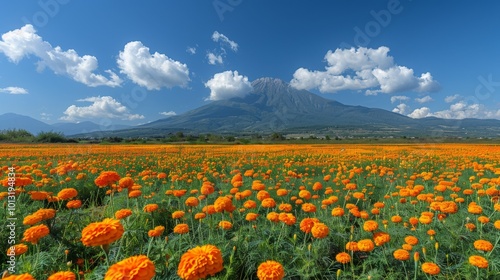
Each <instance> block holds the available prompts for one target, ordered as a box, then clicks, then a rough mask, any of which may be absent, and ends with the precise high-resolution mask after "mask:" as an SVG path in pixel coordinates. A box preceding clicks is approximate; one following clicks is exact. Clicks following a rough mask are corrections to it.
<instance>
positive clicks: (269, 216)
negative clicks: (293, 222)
mask: <svg viewBox="0 0 500 280" xmlns="http://www.w3.org/2000/svg"><path fill="white" fill-rule="evenodd" d="M266 218H267V219H268V220H269V221H271V222H274V223H277V222H279V220H280V218H279V214H278V213H276V212H269V213H268V214H267V216H266Z"/></svg>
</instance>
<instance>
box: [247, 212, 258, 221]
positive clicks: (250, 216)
mask: <svg viewBox="0 0 500 280" xmlns="http://www.w3.org/2000/svg"><path fill="white" fill-rule="evenodd" d="M258 216H259V214H256V213H248V214H247V215H246V217H245V220H247V221H255V220H257V217H258Z"/></svg>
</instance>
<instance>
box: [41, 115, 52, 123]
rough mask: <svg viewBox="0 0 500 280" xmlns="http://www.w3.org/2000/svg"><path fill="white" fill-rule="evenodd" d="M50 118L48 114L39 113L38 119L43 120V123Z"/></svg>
mask: <svg viewBox="0 0 500 280" xmlns="http://www.w3.org/2000/svg"><path fill="white" fill-rule="evenodd" d="M51 116H52V114H48V113H40V119H42V120H44V121H50V117H51Z"/></svg>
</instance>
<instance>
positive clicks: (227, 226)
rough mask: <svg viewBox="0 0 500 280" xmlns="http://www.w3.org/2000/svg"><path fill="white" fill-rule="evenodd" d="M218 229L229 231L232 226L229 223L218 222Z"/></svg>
mask: <svg viewBox="0 0 500 280" xmlns="http://www.w3.org/2000/svg"><path fill="white" fill-rule="evenodd" d="M219 227H220V228H222V229H225V230H228V229H231V228H232V227H233V224H232V223H231V222H229V221H220V222H219Z"/></svg>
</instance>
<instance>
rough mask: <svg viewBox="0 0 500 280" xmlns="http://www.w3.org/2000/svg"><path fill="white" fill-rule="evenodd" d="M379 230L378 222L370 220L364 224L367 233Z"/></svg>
mask: <svg viewBox="0 0 500 280" xmlns="http://www.w3.org/2000/svg"><path fill="white" fill-rule="evenodd" d="M377 229H378V223H377V222H376V221H373V220H368V221H365V223H364V224H363V230H365V231H369V232H371V231H375V230H377Z"/></svg>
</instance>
